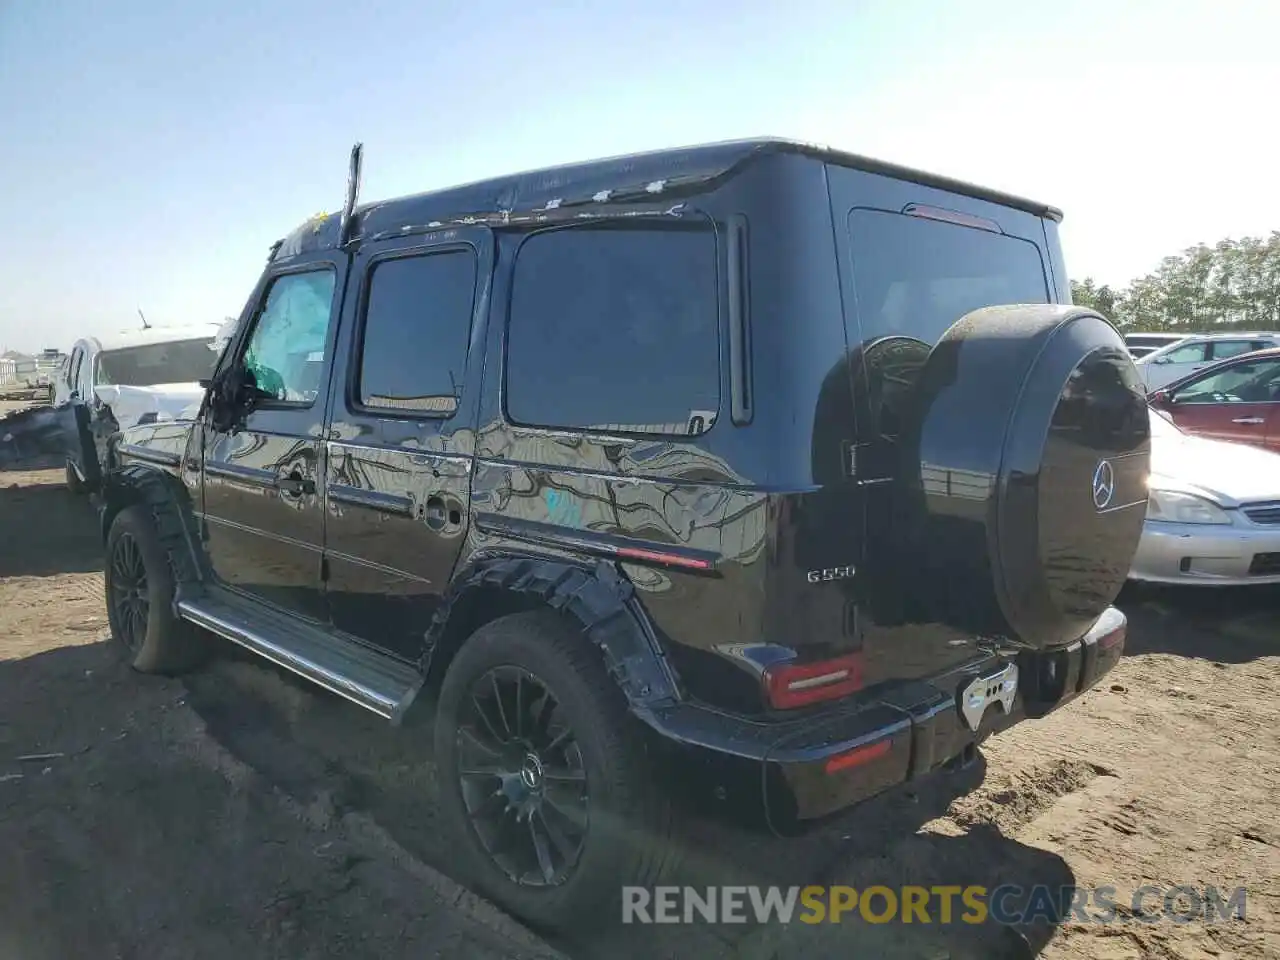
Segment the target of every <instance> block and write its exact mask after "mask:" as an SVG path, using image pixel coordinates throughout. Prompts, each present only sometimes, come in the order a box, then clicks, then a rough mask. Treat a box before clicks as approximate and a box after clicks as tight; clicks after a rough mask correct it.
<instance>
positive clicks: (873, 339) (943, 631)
mask: <svg viewBox="0 0 1280 960" xmlns="http://www.w3.org/2000/svg"><path fill="white" fill-rule="evenodd" d="M829 182H830V190H831V202H832V214H833V219H834V221H835V224H836V245H837V250H838V252H839V255H840V270H841V286H842V290H843V296H844V298H845V311H844V315H845V326H846V337H847V340H848V344H849V351H850V356H851V363H850V369H851V377H852V380H853V382H852V390H853V395H854V397H855V403H856V405H857V414H856V417H855V420H856V423H857V433H858V440H857V445H856V451H855V454H854V458H853V459H854V462H855V464H856V467H855V476H856V477H857V478H858V479H857V480H856V481H855V483H854V485H853V491H852V493H851V495H852V496H854V497H856V498H858V499H860V500H861V506H862V509H863V511H864V516H865V529H866V534H867V535H866V537H865V538H864V541H863V543H864V546H863V557H862V561H863V562H862V567H861V571H865V572H866V574H867V578H866V580H865V581H864V584H865V586H864V587H863V588H862V590H863V593H862V596H861V599H860V614H861V616H860V617H859V619H860V622H861V623H862V625H863V637H864V641H863V642H864V646H865V650H866V652H865V658H866V663H867V665H868V671H869V673H870V674H872V675H870V676H868V678H867V682H868V684H870V683H872V682H875V681H876V680H882V679H885V680H887V679H892V678H904V677H906V676H924V675H927V674H930V673H933V672H936V671H939V670H941V669H944V668H946V667H947V666H949V665H952V664H955V663H959V662H961V661H963V660H964V659H966V658H970V657H972V655H973V653H972V648H971V647H969V646H967V643H966V641H964V640H962V639H961V637H960V636H959V635H957V634H956V633H955V632H954V631H952V630H950V629H949V628H947V627H943V626H941V625H928V626H922V625H915V626H911V627H905V626H901V625H900V624H901V622H902V621H901V619H897V620H896V622H895V611H893V610H890V609H887V608H886V607H885V605H884V602H883V601H882V600H880V599H878V598H881V597H888V596H892V595H894V593H895V586H894V584H892V583H888V582H884V583H879V584H877V583H876V578H877V577H881V576H884V577H893V576H895V573H894V571H895V570H896V569H897V568H896V566H895V564H894V563H893V562H891V561H890V560H889V559H888V557H889V556H891V555H892V554H893V552H894V550H895V548H896V545H897V542H898V541H897V534H898V531H897V529H896V527H895V525H894V520H893V516H894V500H893V487H894V486H895V484H893V483H892V482H890V481H891V479H892V478H893V477H894V476H895V473H896V464H897V458H898V452H897V447H898V442H899V435H900V431H901V430H902V429H903V428H904V426H905V422H904V421H905V413H906V411H905V409H904V405H905V403H906V402H907V400H908V398H909V396H910V394H911V392H912V389H913V386H914V383H915V378H916V375H917V374H918V372H919V370H920V368H921V366H922V365H923V364H924V362H925V359H926V358H927V357H928V355H929V352H930V351H931V350H932V349H933V347H934V345H935V344H936V343H937V342H938V340H939V339H940V338H941V337H942V335H943V333H945V332H946V330H947V329H948V328H949V327H951V325H952V324H953V323H955V322H956V321H957V320H959V319H960V318H961V317H962V316H964V315H965V314H966V313H969V312H971V311H973V310H976V309H979V308H981V307H985V306H993V305H996V304H1010V303H1048V302H1053V301H1055V300H1056V299H1057V297H1056V295H1055V292H1054V291H1055V289H1056V284H1055V283H1054V279H1053V275H1052V272H1051V269H1052V267H1051V259H1050V256H1049V255H1048V252H1047V251H1046V250H1045V249H1044V248H1045V246H1046V245H1047V244H1046V239H1045V238H1046V231H1045V227H1044V225H1043V224H1042V222H1041V220H1040V219H1039V218H1038V217H1036V216H1035V215H1033V214H1031V213H1027V212H1024V211H1020V210H1015V209H1011V208H1008V207H1001V206H998V205H996V204H993V203H989V202H986V201H982V200H978V199H975V198H971V197H965V196H959V195H954V194H950V193H944V192H942V191H939V190H935V189H931V188H928V187H922V186H920V185H917V184H912V183H906V182H902V181H898V180H892V179H889V178H886V177H881V176H877V175H874V174H869V173H864V172H860V171H854V170H848V169H845V168H841V167H831V168H830V176H829ZM1062 282H1063V283H1064V284H1065V279H1064V280H1063V281H1062ZM980 480H981V477H980V476H976V475H975V476H974V477H969V476H964V475H961V474H960V473H959V472H954V471H953V472H950V473H949V475H948V476H946V477H945V482H946V483H947V484H948V485H955V484H966V483H974V482H980ZM877 669H881V670H884V671H886V672H885V674H884V675H883V676H879V677H877V676H874V672H875V671H876V670H877Z"/></svg>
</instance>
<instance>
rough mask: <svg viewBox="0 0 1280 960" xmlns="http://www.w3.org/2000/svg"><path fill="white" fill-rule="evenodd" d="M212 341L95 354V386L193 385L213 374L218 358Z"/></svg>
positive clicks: (198, 340) (149, 344)
mask: <svg viewBox="0 0 1280 960" xmlns="http://www.w3.org/2000/svg"><path fill="white" fill-rule="evenodd" d="M212 345H213V340H212V338H210V337H202V338H200V339H197V340H175V341H173V342H172V343H146V344H142V345H141V346H137V347H124V348H122V349H119V350H104V351H103V352H102V353H100V354H98V359H97V368H98V369H97V373H96V375H95V377H94V381H95V383H96V385H97V386H108V385H112V384H114V385H116V386H122V387H151V386H155V385H156V384H160V383H193V382H195V381H196V380H203V379H204V378H205V377H207V376H209V375H210V374H211V373H213V365H214V363H215V362H216V361H217V359H218V355H217V354H216V353H214V352H213V346H212Z"/></svg>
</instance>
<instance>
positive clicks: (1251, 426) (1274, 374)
mask: <svg viewBox="0 0 1280 960" xmlns="http://www.w3.org/2000/svg"><path fill="white" fill-rule="evenodd" d="M1163 408H1164V409H1165V410H1166V411H1167V412H1168V413H1169V415H1170V416H1171V417H1173V420H1174V422H1175V423H1176V424H1177V425H1178V426H1179V427H1181V428H1182V429H1183V430H1185V431H1186V432H1187V433H1194V434H1199V435H1200V436H1206V437H1214V438H1216V439H1219V440H1233V441H1236V442H1239V443H1250V444H1253V445H1254V446H1258V447H1272V448H1274V447H1275V446H1276V445H1277V443H1278V442H1280V436H1278V435H1277V433H1278V428H1280V358H1277V357H1263V358H1260V359H1256V360H1253V359H1241V360H1239V361H1238V362H1235V363H1233V364H1231V365H1230V366H1228V367H1226V368H1225V369H1222V370H1215V371H1213V372H1211V373H1207V374H1205V375H1203V376H1201V377H1199V378H1197V379H1195V380H1191V381H1189V382H1187V383H1184V384H1182V385H1181V386H1180V387H1178V388H1177V389H1176V390H1174V391H1173V392H1172V393H1171V394H1170V398H1169V401H1168V402H1167V403H1165V404H1164V406H1163Z"/></svg>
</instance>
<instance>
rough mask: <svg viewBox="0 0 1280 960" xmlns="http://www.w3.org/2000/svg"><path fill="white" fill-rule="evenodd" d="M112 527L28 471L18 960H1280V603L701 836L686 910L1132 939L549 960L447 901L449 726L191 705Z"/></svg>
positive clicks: (1143, 623)
mask: <svg viewBox="0 0 1280 960" xmlns="http://www.w3.org/2000/svg"><path fill="white" fill-rule="evenodd" d="M94 524H95V517H94V515H93V512H92V510H91V508H90V507H89V505H88V504H87V503H84V502H81V501H78V500H76V499H74V498H72V497H71V496H70V494H68V493H67V492H66V491H65V489H64V488H63V486H62V474H61V471H60V470H59V471H48V470H40V471H27V472H22V473H16V472H9V473H3V472H0V957H5V958H14V960H45V958H49V960H62V958H67V957H80V956H94V957H104V958H126V957H135V956H136V957H146V958H148V960H155V958H165V957H175V958H178V957H181V958H205V957H208V958H223V957H232V956H235V957H239V958H244V960H249V958H257V957H290V958H295V957H299V958H300V957H321V956H334V955H342V956H351V957H364V956H368V957H375V956H376V957H378V958H379V960H389V958H398V957H405V958H408V957H414V958H418V957H425V956H434V957H459V958H485V957H503V956H510V957H532V956H539V955H556V954H559V955H562V956H570V957H573V958H595V957H608V958H615V957H616V958H631V957H635V958H640V957H670V958H677V957H678V958H695V957H696V958H704V957H705V958H726V960H728V958H742V960H770V958H777V960H790V958H793V957H795V958H799V957H804V958H805V960H825V958H827V957H831V958H835V957H840V958H850V957H863V956H866V957H877V958H879V957H887V958H897V957H901V958H929V960H941V958H961V957H964V958H975V960H976V958H998V957H1011V958H1012V957H1030V956H1044V957H1048V958H1059V960H1062V958H1072V960H1077V958H1079V960H1085V958H1090V960H1092V958H1099V960H1120V958H1145V957H1151V958H1161V960H1164V958H1188V960H1191V958H1218V960H1221V958H1231V957H1280V827H1278V826H1277V823H1278V821H1280V804H1278V802H1277V796H1278V795H1280V737H1278V736H1277V732H1276V731H1277V726H1278V724H1280V592H1276V591H1271V590H1264V591H1262V592H1257V591H1254V592H1237V591H1231V592H1225V593H1219V592H1215V593H1213V594H1204V593H1200V594H1191V595H1188V594H1178V593H1175V592H1160V593H1143V594H1139V595H1134V596H1128V595H1126V596H1124V597H1122V602H1121V605H1122V607H1124V609H1125V610H1126V612H1127V613H1128V614H1129V615H1130V618H1131V630H1130V637H1129V642H1128V647H1127V652H1126V656H1125V658H1124V660H1123V662H1122V663H1121V665H1120V666H1119V667H1118V668H1117V669H1116V670H1115V671H1114V672H1113V674H1112V675H1111V676H1110V677H1108V678H1107V680H1106V681H1105V682H1104V683H1103V685H1102V686H1101V688H1100V689H1098V690H1095V691H1093V692H1090V693H1089V694H1087V695H1086V696H1084V697H1083V698H1082V699H1081V700H1080V701H1078V702H1077V703H1075V704H1073V705H1071V706H1070V707H1069V708H1067V709H1065V710H1064V711H1062V712H1060V713H1058V714H1056V715H1055V716H1053V717H1050V718H1048V719H1046V720H1043V721H1039V722H1036V723H1025V724H1022V725H1020V726H1018V727H1017V728H1015V729H1013V730H1010V731H1008V732H1006V733H1005V734H1003V735H1001V736H999V737H997V738H995V739H993V740H992V741H990V742H989V743H988V744H987V745H986V746H985V747H984V749H983V752H982V753H983V756H982V759H981V760H980V761H979V763H978V764H976V765H974V766H973V767H971V768H970V769H968V770H967V771H964V772H962V773H958V774H953V775H949V776H945V777H939V778H936V779H934V780H931V781H928V782H926V783H923V784H920V785H917V787H916V788H915V789H914V790H913V791H912V792H910V793H904V792H898V793H895V794H892V795H890V796H887V797H882V798H878V799H877V800H874V801H872V802H871V803H869V804H865V805H863V806H862V807H859V808H857V809H856V810H854V811H852V812H851V813H850V814H848V815H847V816H845V817H843V818H841V819H840V820H838V821H836V822H834V823H832V824H829V825H827V826H826V827H824V829H822V830H821V831H819V832H818V833H816V834H812V835H809V836H806V837H804V838H802V839H799V840H791V841H784V840H778V839H774V838H769V837H761V836H758V835H754V834H747V833H742V832H739V831H738V830H736V829H735V828H733V827H730V826H726V825H721V824H713V823H708V822H705V821H702V820H699V819H696V818H695V819H691V820H690V822H689V823H688V824H687V825H686V827H685V832H686V838H685V841H686V843H687V844H688V846H689V857H688V859H689V861H690V865H689V867H688V868H687V873H688V876H687V877H685V878H682V879H681V880H680V881H679V882H689V883H696V884H712V883H714V884H752V883H762V884H778V885H784V886H786V885H791V884H797V885H805V884H847V885H850V886H853V887H856V888H859V889H865V888H866V887H867V886H869V885H872V884H885V885H889V886H896V885H900V884H903V883H911V884H921V885H925V886H929V885H933V884H959V885H964V884H970V883H976V884H982V885H985V886H987V887H988V888H994V887H997V886H999V885H1000V884H1002V883H1003V884H1017V885H1019V886H1022V887H1025V888H1029V887H1031V886H1033V885H1036V884H1044V885H1048V886H1049V887H1050V888H1052V889H1054V890H1057V891H1060V890H1063V889H1066V890H1067V891H1068V893H1067V894H1066V895H1067V896H1069V895H1070V891H1071V890H1072V888H1077V889H1086V888H1093V887H1097V886H1104V885H1105V886H1110V887H1114V888H1115V890H1116V893H1115V897H1114V898H1115V900H1117V901H1118V902H1119V903H1120V909H1119V911H1118V916H1117V919H1116V921H1115V922H1112V923H1096V922H1087V921H1086V920H1085V919H1083V918H1082V917H1081V916H1078V915H1075V914H1073V913H1072V912H1071V911H1070V910H1069V909H1068V908H1067V905H1066V904H1065V903H1063V902H1061V901H1060V900H1059V901H1056V902H1055V906H1054V908H1053V910H1052V913H1051V915H1050V916H1048V917H1045V918H1042V919H1041V920H1038V921H1037V922H1035V923H1032V924H1027V925H1020V926H1002V925H999V924H996V923H994V922H989V923H985V924H981V925H965V924H963V923H961V922H959V921H958V920H957V921H954V922H952V923H950V924H941V923H933V924H929V925H923V924H918V923H917V924H913V925H905V924H900V923H891V924H883V925H872V924H867V923H864V922H861V921H859V922H845V923H841V924H838V925H834V924H821V925H816V926H808V925H802V924H790V925H786V926H782V925H776V924H775V925H768V926H755V925H742V926H719V927H711V926H706V925H674V926H661V927H646V928H644V929H643V931H641V930H638V929H637V928H635V927H623V926H621V925H617V926H615V927H613V928H606V929H605V930H603V931H601V932H598V933H595V934H592V935H590V936H589V937H588V936H583V937H578V938H570V939H558V940H556V941H555V942H552V943H548V942H547V941H545V940H543V939H541V938H540V937H539V936H538V935H537V934H535V933H533V932H531V931H528V930H527V929H525V928H524V927H522V926H521V925H519V924H517V923H516V922H514V921H512V920H510V919H509V918H507V917H505V916H504V915H503V914H501V913H500V912H499V911H497V910H496V909H495V908H493V907H492V906H490V905H488V904H486V903H484V902H483V901H481V900H479V899H478V898H476V897H474V896H472V895H470V894H468V893H466V892H465V891H463V890H462V889H461V888H460V887H458V886H457V885H456V884H454V883H453V882H452V881H451V880H450V879H449V878H448V873H449V869H450V867H449V839H448V837H447V836H443V835H442V833H441V831H440V829H439V825H438V823H437V822H436V820H435V815H434V800H433V797H434V793H435V790H436V784H435V773H434V767H433V766H432V762H431V758H430V756H429V753H428V752H427V748H426V743H427V742H428V741H429V736H428V735H427V734H428V731H427V730H426V727H425V722H426V721H425V720H422V721H419V722H417V723H409V724H407V725H406V726H405V727H403V728H401V729H399V730H395V731H392V730H391V729H390V728H388V727H386V726H385V725H384V724H382V723H381V722H380V721H378V720H377V719H376V718H373V717H372V716H368V717H366V716H365V715H363V714H362V713H361V712H360V711H358V710H356V709H354V708H351V707H349V706H347V705H345V704H343V703H341V702H339V701H336V700H335V699H334V698H331V697H329V696H327V695H325V694H323V693H320V692H316V691H313V690H311V689H310V688H308V687H306V686H305V685H303V684H302V683H300V682H297V681H294V680H293V679H292V678H290V677H288V676H287V675H284V674H282V673H281V672H279V671H276V670H274V669H272V668H271V667H269V666H267V665H264V664H259V663H257V662H251V661H250V660H249V659H248V658H246V657H242V656H237V655H236V654H235V653H233V652H231V651H230V650H227V651H226V652H225V654H224V655H223V656H221V657H220V658H219V659H218V660H216V661H215V662H214V663H213V664H212V665H211V666H209V667H208V668H206V669H204V670H202V671H200V672H199V673H196V674H193V675H191V676H189V677H186V678H183V679H182V680H162V679H157V678H153V677H143V676H140V675H137V674H133V673H131V672H130V671H129V670H127V669H126V668H124V667H123V666H122V665H121V664H120V662H119V660H118V658H117V657H116V655H115V651H114V650H113V648H112V643H111V641H110V639H109V636H108V630H107V625H106V617H105V612H104V610H103V605H102V575H101V557H100V547H99V545H98V540H97V535H96V528H95V525H94ZM1143 884H1154V885H1157V886H1159V887H1161V888H1162V889H1167V888H1168V887H1170V886H1173V885H1176V884H1184V885H1188V886H1192V887H1196V888H1201V889H1202V888H1203V887H1204V886H1205V885H1207V884H1211V885H1216V886H1217V887H1219V888H1220V889H1224V890H1228V889H1232V888H1235V887H1238V886H1244V887H1245V888H1246V889H1247V915H1246V918H1245V919H1244V920H1240V919H1231V920H1221V921H1218V922H1213V923H1205V922H1202V921H1196V922H1191V923H1185V924H1176V923H1173V922H1171V921H1169V920H1167V919H1163V918H1155V919H1156V922H1151V923H1147V922H1143V920H1144V919H1152V918H1151V917H1140V916H1133V915H1132V914H1131V913H1130V912H1129V911H1128V910H1127V906H1128V903H1129V901H1130V897H1131V895H1132V892H1133V891H1134V890H1136V889H1137V888H1138V887H1140V886H1142V885H1143ZM1078 895H1079V894H1077V896H1078ZM1148 906H1149V907H1155V906H1157V903H1156V901H1155V900H1151V901H1148ZM1090 912H1096V911H1092V909H1091V911H1090Z"/></svg>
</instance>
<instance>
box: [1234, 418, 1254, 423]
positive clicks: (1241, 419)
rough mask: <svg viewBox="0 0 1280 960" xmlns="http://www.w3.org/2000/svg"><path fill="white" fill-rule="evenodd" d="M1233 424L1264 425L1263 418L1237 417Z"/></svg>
mask: <svg viewBox="0 0 1280 960" xmlns="http://www.w3.org/2000/svg"><path fill="white" fill-rule="evenodd" d="M1231 422H1232V423H1262V418H1261V417H1237V418H1236V419H1234V420H1232V421H1231Z"/></svg>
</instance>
